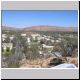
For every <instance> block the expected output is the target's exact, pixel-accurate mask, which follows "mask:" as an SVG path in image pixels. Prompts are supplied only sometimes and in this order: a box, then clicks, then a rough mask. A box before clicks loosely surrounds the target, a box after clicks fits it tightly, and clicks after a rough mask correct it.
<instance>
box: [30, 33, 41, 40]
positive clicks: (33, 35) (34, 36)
mask: <svg viewBox="0 0 80 80" xmlns="http://www.w3.org/2000/svg"><path fill="white" fill-rule="evenodd" d="M31 36H32V38H33V40H35V39H36V37H39V36H40V34H31Z"/></svg>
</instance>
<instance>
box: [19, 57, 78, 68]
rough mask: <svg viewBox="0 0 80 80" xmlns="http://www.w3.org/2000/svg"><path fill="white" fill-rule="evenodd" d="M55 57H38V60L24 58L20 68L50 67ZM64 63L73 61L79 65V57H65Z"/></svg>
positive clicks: (72, 62)
mask: <svg viewBox="0 0 80 80" xmlns="http://www.w3.org/2000/svg"><path fill="white" fill-rule="evenodd" d="M52 59H53V57H50V58H48V59H36V60H26V59H23V60H22V61H20V65H21V66H20V68H49V63H50V61H51V60H52ZM62 60H63V61H64V63H71V64H74V65H76V66H77V67H78V59H77V58H71V57H65V58H62Z"/></svg>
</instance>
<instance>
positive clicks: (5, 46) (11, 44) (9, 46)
mask: <svg viewBox="0 0 80 80" xmlns="http://www.w3.org/2000/svg"><path fill="white" fill-rule="evenodd" d="M7 47H8V48H9V49H10V50H11V49H12V47H13V43H2V48H3V50H4V51H6V49H7Z"/></svg>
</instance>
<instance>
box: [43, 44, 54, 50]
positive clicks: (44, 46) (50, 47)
mask: <svg viewBox="0 0 80 80" xmlns="http://www.w3.org/2000/svg"><path fill="white" fill-rule="evenodd" d="M42 46H43V48H46V49H48V51H52V50H53V47H54V46H48V45H45V44H42Z"/></svg>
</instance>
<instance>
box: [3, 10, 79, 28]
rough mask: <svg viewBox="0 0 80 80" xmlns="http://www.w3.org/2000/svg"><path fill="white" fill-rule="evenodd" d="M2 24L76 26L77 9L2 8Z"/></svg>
mask: <svg viewBox="0 0 80 80" xmlns="http://www.w3.org/2000/svg"><path fill="white" fill-rule="evenodd" d="M2 25H3V26H8V27H15V28H24V27H31V26H37V25H50V26H62V27H78V12H77V10H62V11H60V10H43V11H42V10H40V11H34V10H33V11H30V10H25V11H21V10H20V11H19V10H11V11H10V10H3V11H2Z"/></svg>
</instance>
